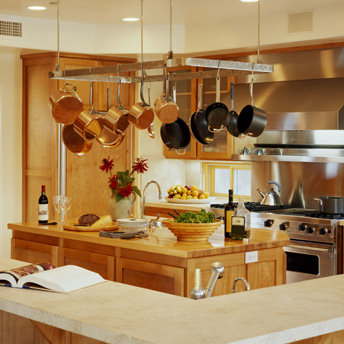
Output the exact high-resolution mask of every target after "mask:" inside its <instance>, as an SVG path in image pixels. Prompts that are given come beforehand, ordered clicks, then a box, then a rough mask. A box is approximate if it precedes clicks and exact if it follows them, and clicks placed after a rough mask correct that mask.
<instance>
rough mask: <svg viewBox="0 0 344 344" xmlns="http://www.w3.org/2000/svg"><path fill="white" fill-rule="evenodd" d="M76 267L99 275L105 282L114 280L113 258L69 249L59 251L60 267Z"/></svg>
mask: <svg viewBox="0 0 344 344" xmlns="http://www.w3.org/2000/svg"><path fill="white" fill-rule="evenodd" d="M68 264H71V265H77V266H80V267H82V268H85V269H87V270H91V271H94V272H97V273H99V274H100V275H101V276H102V277H103V278H105V279H107V280H111V281H114V280H115V257H110V256H107V255H104V254H99V253H93V252H88V251H80V250H74V249H70V248H61V249H60V265H68Z"/></svg>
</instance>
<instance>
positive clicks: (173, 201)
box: [165, 197, 216, 204]
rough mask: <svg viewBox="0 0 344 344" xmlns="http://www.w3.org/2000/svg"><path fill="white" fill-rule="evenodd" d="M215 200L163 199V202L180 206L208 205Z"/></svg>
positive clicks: (212, 198)
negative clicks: (180, 204) (179, 204)
mask: <svg viewBox="0 0 344 344" xmlns="http://www.w3.org/2000/svg"><path fill="white" fill-rule="evenodd" d="M215 199H216V198H215V197H209V198H205V199H196V198H191V199H179V198H168V197H165V200H166V201H167V202H169V203H182V204H209V203H211V202H214V201H215Z"/></svg>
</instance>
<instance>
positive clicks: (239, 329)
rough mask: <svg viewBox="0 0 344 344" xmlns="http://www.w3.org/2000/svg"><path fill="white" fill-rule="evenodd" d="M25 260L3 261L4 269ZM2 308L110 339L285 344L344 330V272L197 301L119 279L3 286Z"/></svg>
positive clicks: (113, 340)
mask: <svg viewBox="0 0 344 344" xmlns="http://www.w3.org/2000/svg"><path fill="white" fill-rule="evenodd" d="M22 264H23V262H19V261H15V260H11V259H6V258H0V270H4V269H8V268H14V267H18V266H21V265H22ZM37 300H39V302H37ZM0 309H1V310H3V311H6V312H9V313H13V314H17V315H20V316H23V317H26V318H29V319H32V320H36V321H39V322H42V323H44V324H48V325H51V326H54V327H57V328H61V329H64V330H67V331H70V332H74V333H77V334H81V335H84V336H87V337H90V338H94V339H97V340H100V341H104V342H106V343H124V344H125V343H131V344H135V343H140V344H141V343H157V344H161V343H164V344H169V343H171V344H172V343H173V344H175V343H188V344H192V343H207V344H208V343H236V344H279V343H289V342H293V341H295V340H301V339H305V338H309V337H314V336H318V335H321V334H325V333H331V332H334V331H339V330H343V329H344V275H338V276H332V277H326V278H322V279H317V280H310V281H304V282H299V283H293V284H287V285H281V286H277V287H271V288H263V289H257V290H252V291H248V292H241V293H236V294H230V295H224V296H217V297H212V298H209V299H203V300H198V301H195V300H191V299H187V298H183V297H178V296H174V295H169V294H165V293H159V292H155V291H152V290H148V289H142V288H137V287H133V286H129V285H126V284H120V283H115V282H105V283H103V284H100V285H97V286H93V287H90V288H85V289H82V290H79V291H76V292H73V293H70V294H59V293H51V292H43V291H38V290H27V289H15V288H7V287H1V290H0Z"/></svg>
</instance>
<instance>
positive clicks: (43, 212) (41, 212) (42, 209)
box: [38, 204, 49, 221]
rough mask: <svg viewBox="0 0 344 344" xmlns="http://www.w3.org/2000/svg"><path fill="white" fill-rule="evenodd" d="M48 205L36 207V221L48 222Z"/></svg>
mask: <svg viewBox="0 0 344 344" xmlns="http://www.w3.org/2000/svg"><path fill="white" fill-rule="evenodd" d="M48 217H49V214H48V204H39V205H38V221H48Z"/></svg>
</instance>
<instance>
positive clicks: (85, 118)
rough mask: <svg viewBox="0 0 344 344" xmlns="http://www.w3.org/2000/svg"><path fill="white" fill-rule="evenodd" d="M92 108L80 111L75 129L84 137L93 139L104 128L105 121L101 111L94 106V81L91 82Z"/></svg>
mask: <svg viewBox="0 0 344 344" xmlns="http://www.w3.org/2000/svg"><path fill="white" fill-rule="evenodd" d="M90 105H91V110H90V111H89V110H84V111H82V112H80V113H79V115H78V116H77V118H76V119H75V122H74V130H75V131H76V132H77V133H78V134H79V135H80V136H82V137H83V138H84V139H87V140H93V139H95V138H96V137H97V136H99V135H100V133H101V132H102V130H103V121H102V119H101V116H100V115H99V113H98V112H97V111H96V110H95V109H94V108H93V82H91V83H90Z"/></svg>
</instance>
